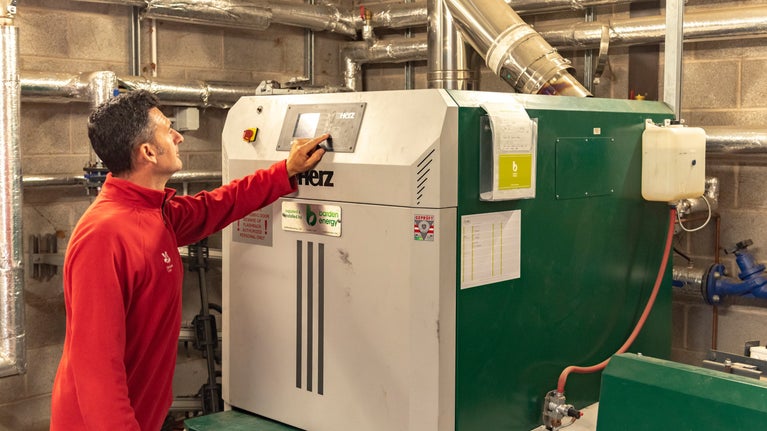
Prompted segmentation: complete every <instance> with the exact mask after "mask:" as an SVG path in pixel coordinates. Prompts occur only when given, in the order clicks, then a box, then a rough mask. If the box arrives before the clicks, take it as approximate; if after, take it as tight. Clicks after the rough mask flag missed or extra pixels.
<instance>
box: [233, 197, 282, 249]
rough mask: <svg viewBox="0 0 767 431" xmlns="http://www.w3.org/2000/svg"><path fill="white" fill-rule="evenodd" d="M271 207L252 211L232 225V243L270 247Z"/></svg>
mask: <svg viewBox="0 0 767 431" xmlns="http://www.w3.org/2000/svg"><path fill="white" fill-rule="evenodd" d="M272 224H273V223H272V206H271V205H269V206H267V207H265V208H261V209H260V210H257V211H253V212H252V213H250V214H248V215H247V216H245V217H244V218H242V219H240V220H238V221H236V222H234V223H232V241H235V242H245V243H248V244H259V245H266V246H269V247H271V246H272Z"/></svg>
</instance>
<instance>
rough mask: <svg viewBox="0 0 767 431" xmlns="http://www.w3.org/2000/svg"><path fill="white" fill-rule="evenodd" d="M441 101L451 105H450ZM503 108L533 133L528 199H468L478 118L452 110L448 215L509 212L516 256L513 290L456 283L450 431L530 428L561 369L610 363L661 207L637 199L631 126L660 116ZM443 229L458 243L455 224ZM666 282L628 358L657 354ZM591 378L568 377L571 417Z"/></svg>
mask: <svg viewBox="0 0 767 431" xmlns="http://www.w3.org/2000/svg"><path fill="white" fill-rule="evenodd" d="M453 96H454V98H455V99H456V101H457V102H458V103H459V104H461V103H462V102H461V95H460V94H458V95H456V94H453ZM509 97H516V100H518V101H521V102H522V103H523V104H524V105H525V107H526V109H527V112H528V115H529V116H530V117H531V118H534V119H536V120H537V123H538V153H537V155H538V158H537V183H536V184H537V193H536V197H535V199H529V200H516V201H505V202H481V201H480V200H479V199H478V195H479V192H478V190H479V188H478V187H479V177H480V175H479V172H478V166H479V148H478V142H479V136H480V127H479V124H480V117H481V116H482V115H485V113H484V110H483V109H481V108H478V107H462V108H459V170H458V171H459V178H458V184H459V189H458V215H459V217H460V216H464V215H469V214H480V213H488V212H496V211H505V210H517V209H518V210H521V211H522V227H521V235H522V238H521V254H522V256H521V278H519V279H516V280H511V281H506V282H502V283H494V284H489V285H484V286H478V287H474V288H470V289H465V290H461V289H460V283H458V282H457V284H456V290H457V311H456V312H457V316H456V320H457V322H456V325H457V328H456V405H455V409H456V430H458V431H487V430H525V431H526V430H529V429H531V428H534V427H535V426H537V425H539V424H540V423H541V408H542V403H543V398H544V396H545V394H546V392H547V391H549V390H552V389H555V388H556V385H557V378H558V376H559V374H560V372H561V371H562V369H563V368H564V367H566V366H567V365H593V364H595V363H598V362H601V361H602V360H603V359H605V358H607V357H609V356H610V355H612V354H613V353H614V352H615V351H616V350H617V349H618V348H619V347H620V346H621V345H622V344H623V342H624V341H625V339H626V338H627V336H628V335H629V333H630V332H631V330H632V329H633V327H634V324H635V322H636V321H637V319H638V317H639V315H640V314H641V312H642V310H643V307H644V305H645V303H646V300H647V298H648V297H649V294H650V291H651V290H652V286H653V282H654V280H655V276H656V273H657V270H658V267H659V266H660V264H661V257H662V252H663V245H664V240H665V233H666V227H667V224H668V207H667V205H666V204H664V203H652V202H646V201H644V200H643V199H642V197H641V194H640V184H641V178H640V175H641V134H642V131H643V130H644V122H645V119H647V118H651V119H652V120H653V121H655V122H662V120H663V119H665V118H671V116H672V114H671V112H670V111H669V110H668V108H667V107H665V105H662V104H660V103H657V102H655V103H648V102H631V101H615V100H613V101H606V100H602V99H577V98H568V97H545V96H520V95H510V96H509ZM463 106H466V104H464V105H463ZM475 106H476V105H475ZM566 162H567V163H570V165H569V166H562V165H561V164H562V163H566ZM558 163H559V164H560V166H559V167H558V166H557V164H558ZM558 189H559V191H560V192H562V195H560V196H558ZM565 191H566V193H565ZM585 192H595V193H585ZM595 195H596V196H595ZM456 229H457V231H458V238H460V219H459V226H456ZM456 253H457V255H456V258H457V259H459V260H458V261H460V250H457V252H456ZM458 271H459V272H460V268H459V269H458ZM457 275H458V276H457V280H460V274H457ZM670 281H671V279H670V270H669V271H668V272H667V273H666V278H665V283H664V288H663V290H662V291H661V293H660V295H659V297H658V299H657V303H656V306H655V308H654V311H653V312H652V314H651V315H650V319H649V320H648V322H647V324H646V326H645V329H644V330H643V332H642V334H641V335H640V337H639V339H637V341H636V342H635V344H634V347H633V348H632V349H631V350H632V351H641V352H644V353H646V354H651V355H653V356H657V357H668V355H669V354H670V346H671V342H670V333H671V328H670V315H671V314H670V313H671V311H670V310H671V306H670V304H671V291H670V286H671V283H670ZM599 379H600V375H599V374H593V375H572V376H571V377H570V378H569V380H568V386H567V396H568V402H570V403H573V404H575V405H576V407H583V406H585V405H587V404H590V403H592V402H594V401H596V400H597V398H598V392H599Z"/></svg>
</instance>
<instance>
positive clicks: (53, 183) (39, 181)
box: [22, 171, 221, 187]
mask: <svg viewBox="0 0 767 431" xmlns="http://www.w3.org/2000/svg"><path fill="white" fill-rule="evenodd" d="M168 183H170V184H179V183H221V172H220V171H180V172H176V173H175V174H173V176H171V177H170V180H168ZM22 184H23V185H24V187H61V186H82V187H85V186H86V185H87V184H88V180H87V179H86V178H85V177H84V176H83V175H24V178H23V181H22Z"/></svg>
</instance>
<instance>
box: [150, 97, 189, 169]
mask: <svg viewBox="0 0 767 431" xmlns="http://www.w3.org/2000/svg"><path fill="white" fill-rule="evenodd" d="M149 121H151V122H152V123H153V124H154V126H155V128H154V135H153V136H152V142H151V144H153V145H154V146H155V147H156V151H157V169H158V170H160V171H162V172H163V173H167V174H170V175H172V174H173V173H175V172H178V171H180V170H181V168H182V167H183V164H182V163H181V158H179V155H178V145H179V144H180V143H182V142H183V141H184V137H183V136H181V134H180V133H178V132H177V131H175V130H174V129H173V128H172V127H170V120H168V118H167V117H165V115H163V113H162V111H160V110H159V109H157V108H152V109H151V110H149Z"/></svg>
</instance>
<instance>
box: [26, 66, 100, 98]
mask: <svg viewBox="0 0 767 431" xmlns="http://www.w3.org/2000/svg"><path fill="white" fill-rule="evenodd" d="M20 81H21V94H22V96H23V97H24V100H25V101H27V100H28V101H33V102H72V101H79V102H87V101H88V80H87V79H83V76H82V74H67V73H45V72H24V73H23V76H21V79H20Z"/></svg>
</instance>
